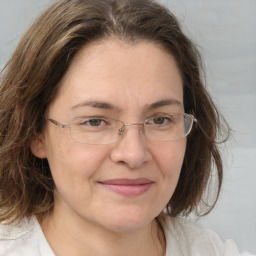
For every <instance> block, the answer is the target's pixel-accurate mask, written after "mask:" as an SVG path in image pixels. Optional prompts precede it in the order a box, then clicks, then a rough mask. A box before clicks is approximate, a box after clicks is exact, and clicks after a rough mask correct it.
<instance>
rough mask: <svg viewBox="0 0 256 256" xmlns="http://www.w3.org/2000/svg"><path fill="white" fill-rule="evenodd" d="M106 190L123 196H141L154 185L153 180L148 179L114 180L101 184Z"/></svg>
mask: <svg viewBox="0 0 256 256" xmlns="http://www.w3.org/2000/svg"><path fill="white" fill-rule="evenodd" d="M99 184H101V185H102V186H104V187H105V188H107V189H109V190H111V191H113V192H115V193H117V194H120V195H123V196H139V195H142V194H144V193H145V192H146V191H148V189H149V188H150V187H151V186H152V185H153V184H154V182H153V181H152V180H149V179H146V178H140V179H135V180H131V179H114V180H106V181H103V182H99Z"/></svg>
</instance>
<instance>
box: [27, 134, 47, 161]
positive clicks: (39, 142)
mask: <svg viewBox="0 0 256 256" xmlns="http://www.w3.org/2000/svg"><path fill="white" fill-rule="evenodd" d="M30 149H31V152H32V154H33V155H34V156H36V157H38V158H41V159H43V158H46V146H45V137H44V136H43V135H42V134H39V135H38V136H37V137H36V138H35V139H34V140H32V142H31V143H30Z"/></svg>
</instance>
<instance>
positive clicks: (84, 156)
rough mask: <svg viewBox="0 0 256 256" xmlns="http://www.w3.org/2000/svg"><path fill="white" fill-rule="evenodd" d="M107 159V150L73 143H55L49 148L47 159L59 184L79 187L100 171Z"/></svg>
mask: <svg viewBox="0 0 256 256" xmlns="http://www.w3.org/2000/svg"><path fill="white" fill-rule="evenodd" d="M106 157H107V149H104V147H101V148H99V147H97V146H95V145H86V144H79V143H77V142H73V141H70V140H69V141H65V140H63V138H62V140H61V141H58V140H56V141H54V142H51V143H49V145H48V147H47V159H48V162H49V165H50V169H51V172H52V176H53V179H54V181H55V183H56V185H57V184H59V185H61V183H63V184H64V183H66V184H67V183H68V184H69V186H77V185H78V183H82V182H84V181H85V179H87V181H88V180H90V178H91V176H93V175H94V173H95V172H97V170H98V169H99V167H100V165H101V164H102V162H104V160H105V158H106Z"/></svg>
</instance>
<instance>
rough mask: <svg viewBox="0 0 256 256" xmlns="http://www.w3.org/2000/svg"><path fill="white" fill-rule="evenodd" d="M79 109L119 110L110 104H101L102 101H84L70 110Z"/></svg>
mask: <svg viewBox="0 0 256 256" xmlns="http://www.w3.org/2000/svg"><path fill="white" fill-rule="evenodd" d="M81 107H92V108H100V109H106V110H120V109H119V108H118V107H117V106H114V105H113V104H110V103H108V102H103V101H97V100H91V101H84V102H82V103H79V104H77V105H75V106H73V107H72V108H71V109H72V110H75V109H77V108H81Z"/></svg>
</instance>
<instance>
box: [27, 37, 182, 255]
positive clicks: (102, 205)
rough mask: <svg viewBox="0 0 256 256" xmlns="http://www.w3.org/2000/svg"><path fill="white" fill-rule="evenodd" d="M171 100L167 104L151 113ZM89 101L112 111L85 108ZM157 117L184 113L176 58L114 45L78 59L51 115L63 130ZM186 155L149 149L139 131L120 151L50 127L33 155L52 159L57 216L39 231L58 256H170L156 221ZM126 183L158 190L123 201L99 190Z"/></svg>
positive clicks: (86, 51)
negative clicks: (86, 120) (102, 119)
mask: <svg viewBox="0 0 256 256" xmlns="http://www.w3.org/2000/svg"><path fill="white" fill-rule="evenodd" d="M166 99H167V100H168V102H169V103H164V104H162V105H163V106H159V105H158V106H155V107H153V108H152V106H151V108H149V106H150V105H151V104H153V103H155V102H159V101H163V100H166ZM88 101H97V102H105V103H109V104H112V105H113V108H111V109H109V108H106V107H102V105H101V106H99V105H98V106H95V105H94V106H83V103H84V102H88ZM166 102H167V101H166ZM177 102H178V103H177ZM78 104H79V106H78V107H76V108H75V109H73V107H74V106H76V105H78ZM159 113H161V114H168V113H183V89H182V78H181V75H180V72H179V70H178V68H177V65H176V63H175V60H174V58H173V57H172V56H171V55H170V54H169V53H168V52H166V51H165V50H164V49H163V48H162V47H160V46H159V45H156V44H154V43H152V42H145V41H144V42H140V43H138V44H135V45H128V44H126V43H124V42H122V41H118V40H114V39H109V40H104V41H99V42H93V43H91V44H89V45H86V46H85V47H84V48H82V49H81V50H80V51H79V52H78V54H77V55H76V56H75V58H74V60H73V61H72V63H71V66H70V67H69V69H68V71H67V72H66V74H65V75H64V77H63V79H62V81H61V83H60V89H59V91H58V94H57V96H56V98H55V99H54V100H53V102H52V103H51V104H50V106H49V107H48V111H47V115H48V117H49V118H52V119H55V120H57V121H58V122H60V123H63V124H68V123H70V121H71V120H72V119H73V118H74V117H78V116H83V115H101V116H108V117H111V118H114V119H118V120H122V121H123V122H125V123H137V122H141V121H143V120H145V119H147V118H150V117H152V116H154V115H157V114H159ZM185 148H186V138H183V139H180V140H177V141H173V142H156V141H150V140H148V139H147V138H146V137H145V135H144V134H143V133H141V128H140V127H139V126H136V125H135V126H129V127H127V128H126V130H125V132H124V135H123V137H122V139H121V140H119V141H118V142H116V143H114V144H108V145H88V144H81V143H77V142H75V141H74V140H72V138H71V136H70V133H69V129H60V128H58V127H57V126H55V125H54V124H52V123H50V122H47V125H46V128H45V130H44V132H43V133H42V134H41V135H39V136H38V138H37V140H36V141H34V142H33V143H32V144H31V150H32V152H33V154H34V155H36V156H37V157H39V158H47V159H48V162H49V165H50V168H51V172H52V176H53V179H54V181H55V184H56V189H55V194H54V197H55V207H54V210H53V212H52V214H51V215H50V216H49V217H48V218H46V219H45V220H44V221H43V222H42V223H41V226H42V229H43V232H44V234H45V236H46V238H47V240H48V242H49V244H50V246H51V247H52V249H53V251H54V252H55V254H56V255H84V252H85V251H86V252H87V254H86V255H106V256H108V255H109V256H110V255H111V256H113V255H119V256H120V255H121V256H122V255H137V256H139V255H147V256H149V255H164V253H165V240H164V235H163V232H162V230H161V228H160V227H159V225H158V224H157V222H156V221H155V218H156V217H157V216H158V215H159V214H160V212H161V211H162V210H163V208H164V207H165V205H166V204H167V202H168V201H169V199H170V198H171V196H172V194H173V192H174V190H175V187H176V185H177V182H178V179H179V174H180V170H181V166H182V162H183V158H184V153H185ZM120 178H127V179H137V178H147V179H150V180H151V181H152V182H153V185H152V186H151V187H150V188H149V189H148V190H147V191H146V192H145V193H143V194H140V195H138V196H124V195H120V194H118V193H115V192H113V191H111V190H109V189H107V188H105V187H104V186H102V185H101V184H100V183H99V182H101V181H104V180H109V179H120ZM141 245H143V246H141Z"/></svg>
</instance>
